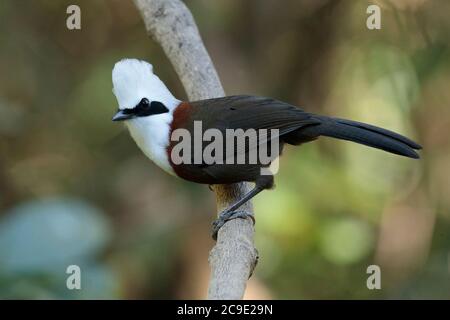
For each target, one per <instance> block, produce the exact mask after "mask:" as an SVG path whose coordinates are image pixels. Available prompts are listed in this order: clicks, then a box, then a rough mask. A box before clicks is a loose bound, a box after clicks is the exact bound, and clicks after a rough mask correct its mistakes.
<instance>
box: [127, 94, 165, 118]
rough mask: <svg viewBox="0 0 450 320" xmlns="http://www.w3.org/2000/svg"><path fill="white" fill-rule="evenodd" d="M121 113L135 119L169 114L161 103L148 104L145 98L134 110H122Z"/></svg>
mask: <svg viewBox="0 0 450 320" xmlns="http://www.w3.org/2000/svg"><path fill="white" fill-rule="evenodd" d="M122 112H123V114H127V115H134V116H136V117H147V116H151V115H156V114H161V113H166V112H169V109H167V107H166V106H165V105H164V104H163V103H162V102H159V101H152V102H150V101H149V100H148V99H147V98H143V99H142V100H141V101H140V102H139V103H138V104H137V105H136V106H135V107H134V108H128V109H123V110H122Z"/></svg>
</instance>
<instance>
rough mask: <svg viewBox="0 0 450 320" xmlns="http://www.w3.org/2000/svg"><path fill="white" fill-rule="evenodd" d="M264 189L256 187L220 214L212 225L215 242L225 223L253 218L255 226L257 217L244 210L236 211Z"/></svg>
mask: <svg viewBox="0 0 450 320" xmlns="http://www.w3.org/2000/svg"><path fill="white" fill-rule="evenodd" d="M264 189H265V188H263V187H261V186H258V185H256V186H255V187H254V188H253V189H252V190H250V191H249V192H247V193H246V194H245V195H244V196H243V197H242V199H240V200H238V201H236V202H235V203H233V204H232V205H230V206H229V207H228V208H226V209H225V210H223V211H222V212H221V213H220V214H219V218H217V219H216V220H215V221H214V222H213V224H212V238H213V239H214V240H217V233H218V232H219V229H220V228H221V227H222V226H223V225H224V224H225V222H227V221H230V220H233V219H237V218H241V219H246V218H251V219H252V221H253V224H255V217H253V215H252V214H250V213H248V212H246V211H243V210H238V211H236V209H238V208H239V207H240V206H242V205H243V204H244V203H246V202H247V201H249V200H250V199H251V198H253V197H254V196H256V195H257V194H258V193H260V192H261V191H263V190H264Z"/></svg>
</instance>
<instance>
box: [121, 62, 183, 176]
mask: <svg viewBox="0 0 450 320" xmlns="http://www.w3.org/2000/svg"><path fill="white" fill-rule="evenodd" d="M112 80H113V92H114V94H115V96H116V98H117V102H118V103H119V109H126V108H128V109H131V108H134V107H135V106H136V105H137V104H138V103H139V102H140V101H141V99H143V98H147V99H148V100H149V101H150V102H151V101H158V102H161V103H163V104H164V106H165V107H166V108H167V109H169V112H167V113H161V114H157V115H150V116H144V117H137V118H134V119H130V120H126V121H125V123H126V125H127V127H128V129H129V130H130V134H131V136H132V137H133V139H134V140H135V141H136V144H137V145H138V146H139V148H140V149H141V150H142V151H143V152H144V154H145V155H146V156H147V157H148V158H150V159H151V160H152V161H153V162H155V163H156V164H157V165H158V166H159V167H161V168H162V169H164V170H165V171H166V172H168V173H170V174H173V175H175V173H174V171H173V169H172V167H171V165H170V162H169V158H168V155H167V147H168V146H169V141H170V139H169V135H170V124H171V123H172V119H173V111H174V110H175V108H176V107H177V106H178V105H179V104H180V103H181V101H180V100H178V99H176V98H175V97H174V96H173V95H172V93H171V92H170V91H169V89H167V87H166V86H165V85H164V83H163V82H162V81H161V80H160V79H159V78H158V77H157V76H156V75H155V74H154V73H153V67H152V65H151V64H149V63H147V62H145V61H141V60H136V59H124V60H121V61H119V62H117V63H116V65H115V66H114V69H113V71H112Z"/></svg>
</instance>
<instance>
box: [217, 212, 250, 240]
mask: <svg viewBox="0 0 450 320" xmlns="http://www.w3.org/2000/svg"><path fill="white" fill-rule="evenodd" d="M237 218H240V219H247V218H250V219H252V221H253V224H255V217H254V216H253V215H252V214H250V213H248V212H247V211H244V210H237V211H224V212H222V213H221V214H220V215H219V218H217V219H216V220H214V222H213V223H212V232H211V235H212V238H213V239H214V240H217V233H218V232H219V229H220V228H222V226H223V225H224V224H225V223H226V222H227V221H230V220H234V219H237Z"/></svg>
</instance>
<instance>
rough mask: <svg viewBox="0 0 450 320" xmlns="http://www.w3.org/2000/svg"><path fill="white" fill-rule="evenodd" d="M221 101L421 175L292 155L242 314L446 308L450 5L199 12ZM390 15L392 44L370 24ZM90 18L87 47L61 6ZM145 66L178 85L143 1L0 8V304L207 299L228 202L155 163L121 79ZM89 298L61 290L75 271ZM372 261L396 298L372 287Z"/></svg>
mask: <svg viewBox="0 0 450 320" xmlns="http://www.w3.org/2000/svg"><path fill="white" fill-rule="evenodd" d="M186 3H187V5H188V6H189V8H190V9H191V10H192V12H193V14H194V17H195V18H196V20H197V23H198V25H199V29H200V31H201V34H202V36H203V39H204V41H205V45H206V47H207V48H208V50H209V52H210V54H211V57H212V59H213V61H214V63H215V65H216V67H217V70H218V73H219V75H220V77H221V79H222V82H223V85H224V87H225V90H226V92H227V94H244V93H245V94H254V95H263V96H272V97H275V98H278V99H280V100H284V101H287V102H290V103H292V104H295V105H298V106H301V107H304V108H305V109H306V110H308V111H311V112H317V113H323V114H327V115H334V116H338V117H347V118H351V119H354V120H359V121H365V122H369V123H372V124H375V125H379V126H382V127H386V128H389V129H392V130H395V131H397V132H400V133H402V134H405V135H407V136H409V137H411V138H413V139H415V140H416V141H418V142H419V143H421V144H422V145H423V146H424V150H423V151H422V152H421V155H422V159H421V160H419V161H413V160H410V159H406V158H402V157H398V156H394V155H391V154H388V153H384V152H380V151H378V150H374V149H369V148H366V147H363V146H360V145H356V144H352V143H346V142H341V141H337V140H332V139H326V138H323V139H320V140H319V141H317V142H314V143H311V144H307V145H304V146H302V147H301V148H287V149H286V150H285V153H284V156H283V158H282V159H281V170H280V172H279V174H278V175H277V177H276V183H277V188H276V189H275V190H274V191H270V192H264V193H263V194H261V195H260V196H258V197H257V198H256V199H255V201H254V204H255V208H256V214H257V224H256V245H257V248H258V250H259V253H260V260H259V264H258V267H257V269H256V272H255V274H254V276H253V277H252V278H251V280H250V281H249V285H248V290H247V293H246V297H247V298H256V299H260V298H274V299H280V298H288V299H315V298H324V299H332V298H342V299H354V298H362V299H374V298H445V299H448V298H450V266H449V263H450V197H449V194H450V152H449V151H450V143H449V141H450V140H449V135H450V108H449V106H450V90H449V83H450V56H449V46H448V45H449V40H450V19H449V12H450V2H449V1H447V0H395V1H394V0H393V1H387V0H386V1H375V0H373V1H361V0H352V1H351V0H347V1H339V0H320V1H313V0H301V1H300V0H292V1H276V0H245V1H244V0H241V1H239V0H216V1H208V0H190V1H186ZM373 3H376V4H378V5H380V7H381V9H382V21H381V22H382V29H381V30H373V31H371V30H368V29H367V28H366V19H367V17H368V15H367V14H366V9H367V6H368V5H369V4H373ZM70 4H78V5H79V6H80V8H81V27H82V28H81V30H76V31H70V30H68V29H67V28H66V18H67V16H68V15H67V14H66V8H67V6H68V5H70ZM124 57H135V58H140V59H145V60H147V61H150V62H151V63H153V65H154V70H155V72H156V73H157V74H158V75H159V76H160V77H161V79H162V80H164V81H165V82H166V84H167V85H168V87H169V88H171V90H172V91H173V92H174V93H175V95H176V96H178V97H179V98H185V97H186V95H185V93H184V91H183V88H182V86H181V84H180V82H179V80H178V78H177V76H176V74H175V72H174V70H173V68H172V66H171V65H170V63H169V61H168V60H167V58H166V57H165V56H164V54H163V52H162V50H161V49H160V48H159V47H158V45H156V44H155V43H154V42H153V41H152V40H151V39H149V38H148V37H147V35H146V31H145V28H144V26H143V23H142V21H141V18H140V16H139V13H138V12H137V10H136V9H135V7H134V6H133V3H132V2H131V1H119V0H95V1H91V0H85V1H75V0H70V1H64V0H62V1H52V0H46V1H44V0H37V1H25V0H18V1H13V0H2V1H0V297H1V298H32V299H34V298H63V299H73V298H126V299H130V298H150V299H151V298H203V297H205V293H206V287H207V282H208V277H209V266H208V263H207V257H208V252H209V250H210V249H211V247H212V246H213V244H214V242H213V241H212V240H211V239H210V235H209V232H210V223H211V221H212V220H213V219H214V214H215V204H214V194H213V193H211V192H210V191H209V190H208V188H207V187H206V186H202V185H194V184H191V183H189V182H185V181H181V180H177V179H175V178H173V177H170V176H168V175H167V174H165V173H164V172H163V171H161V170H160V169H159V168H157V167H156V166H155V165H154V164H152V163H151V162H150V161H149V160H148V159H147V158H145V156H144V155H143V154H142V152H141V151H140V150H138V148H137V147H136V145H135V143H134V142H133V141H132V139H131V138H130V136H129V134H128V133H127V132H126V131H125V128H124V127H123V126H122V125H118V124H117V123H113V122H111V117H112V115H113V113H114V111H115V110H116V108H117V103H116V101H115V98H114V96H113V94H112V92H111V87H112V85H111V69H112V67H113V65H114V63H115V62H116V61H118V60H120V59H122V58H124ZM70 264H76V265H79V266H80V267H81V270H82V289H81V290H68V289H67V288H66V278H67V277H68V275H67V274H66V272H65V271H66V267H67V266H68V265H70ZM371 264H377V265H379V266H380V267H381V272H382V289H381V290H368V289H367V287H366V279H367V277H368V276H369V275H368V274H366V269H367V267H368V266H369V265H371Z"/></svg>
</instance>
